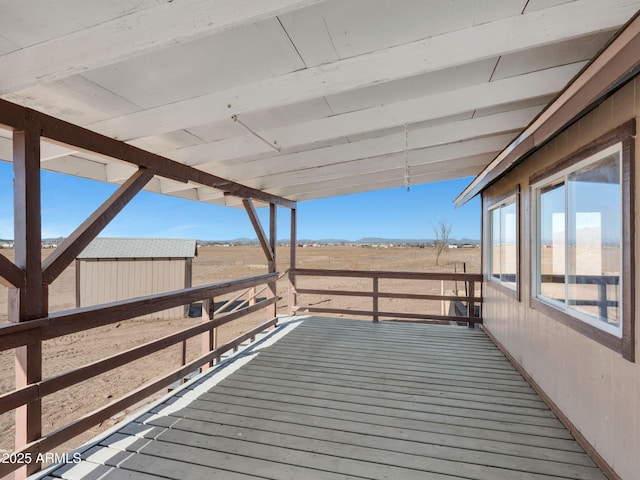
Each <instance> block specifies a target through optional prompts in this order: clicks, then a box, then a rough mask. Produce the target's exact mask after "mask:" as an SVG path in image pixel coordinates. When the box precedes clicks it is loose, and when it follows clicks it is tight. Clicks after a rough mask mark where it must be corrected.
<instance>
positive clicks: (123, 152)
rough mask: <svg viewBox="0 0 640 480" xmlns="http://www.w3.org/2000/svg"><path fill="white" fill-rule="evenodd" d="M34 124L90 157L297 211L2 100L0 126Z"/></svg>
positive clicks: (280, 200) (288, 203) (277, 199)
mask: <svg viewBox="0 0 640 480" xmlns="http://www.w3.org/2000/svg"><path fill="white" fill-rule="evenodd" d="M32 124H36V125H38V126H39V128H40V134H41V136H42V137H46V138H48V139H49V140H50V141H53V142H59V143H62V144H64V145H68V146H71V147H72V148H77V149H79V150H82V151H87V152H89V153H90V154H96V155H103V156H107V157H111V158H114V159H117V160H121V161H123V162H126V163H129V164H131V165H136V166H138V167H144V168H148V169H150V170H153V171H154V172H155V173H156V175H158V176H161V177H165V178H169V179H172V180H176V181H178V182H188V181H192V182H193V183H197V184H200V185H204V186H208V187H212V188H217V189H220V190H223V191H225V192H228V193H230V194H232V195H236V196H238V197H241V198H255V199H258V200H263V201H265V202H267V203H275V204H277V205H281V206H283V207H287V208H295V202H292V201H290V200H287V199H285V198H280V197H277V196H274V195H270V194H268V193H265V192H261V191H259V190H256V189H253V188H250V187H247V186H245V185H241V184H239V183H237V182H233V181H231V180H227V179H225V178H221V177H218V176H216V175H212V174H209V173H206V172H203V171H201V170H197V169H195V168H192V167H189V166H187V165H184V164H182V163H179V162H175V161H173V160H170V159H168V158H166V157H163V156H161V155H157V154H155V153H152V152H148V151H146V150H143V149H141V148H137V147H134V146H133V145H129V144H126V143H124V142H121V141H118V140H115V139H113V138H109V137H107V136H104V135H100V134H98V133H96V132H92V131H90V130H87V129H86V128H82V127H79V126H77V125H74V124H72V123H69V122H65V121H64V120H60V119H58V118H55V117H52V116H50V115H45V114H44V113H40V112H37V111H35V110H32V109H30V108H26V107H23V106H20V105H16V104H14V103H11V102H8V101H6V100H2V99H0V125H7V126H10V127H12V128H14V129H16V130H25V128H27V127H29V126H30V125H32ZM14 136H15V134H14ZM194 195H195V192H194ZM189 198H191V197H189Z"/></svg>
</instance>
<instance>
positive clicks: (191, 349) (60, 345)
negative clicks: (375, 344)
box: [0, 246, 480, 453]
mask: <svg viewBox="0 0 640 480" xmlns="http://www.w3.org/2000/svg"><path fill="white" fill-rule="evenodd" d="M0 253H2V254H3V255H5V256H7V257H8V258H10V259H13V251H12V250H8V249H5V250H1V251H0ZM50 253H51V250H43V257H45V256H47V255H49V254H50ZM277 257H278V270H279V271H281V272H282V271H285V270H286V269H287V268H288V267H289V249H288V247H279V248H278V252H277ZM297 266H298V267H299V268H328V269H359V270H392V271H423V272H453V271H458V272H462V271H463V269H465V268H466V271H467V272H469V273H478V272H479V271H480V249H479V248H460V249H451V250H448V251H445V252H444V253H443V254H442V256H441V257H440V260H439V264H438V265H436V262H435V250H434V249H433V248H418V247H407V248H401V247H392V248H376V247H356V246H320V247H308V248H298V249H297ZM266 271H267V263H266V260H265V257H264V254H263V252H262V250H261V249H260V248H259V247H255V246H230V247H222V246H208V247H200V248H199V249H198V256H197V257H196V258H195V259H194V262H193V285H194V286H196V285H204V284H207V283H213V282H217V281H222V280H230V279H236V278H242V277H247V276H253V275H259V274H262V273H266ZM285 280H286V279H283V280H282V281H280V282H279V283H278V295H279V296H280V297H282V300H281V301H280V302H279V303H278V313H282V314H284V313H286V312H287V282H286V281H285ZM300 282H301V283H302V282H305V283H304V285H305V286H309V285H313V287H314V288H319V289H332V288H334V289H335V288H349V289H354V288H355V287H356V286H357V284H358V283H360V284H361V286H362V287H364V288H370V285H369V284H367V283H366V282H356V281H353V280H351V279H348V278H321V279H315V278H314V279H301V280H300ZM306 282H308V283H306ZM368 282H369V283H370V280H369V281H368ZM381 283H382V282H381ZM456 287H457V288H460V286H456V285H453V284H451V285H449V284H447V285H441V283H440V282H430V283H428V284H427V283H424V284H423V283H421V282H415V281H413V283H412V282H398V281H395V282H391V281H389V283H388V284H387V285H381V289H385V288H386V289H388V291H420V292H422V293H433V294H439V293H440V292H441V291H442V289H443V288H444V289H445V290H449V291H450V290H453V289H455V288H456ZM300 300H301V302H300V303H301V304H307V305H309V304H317V303H322V304H323V305H324V306H327V307H333V308H336V307H339V308H353V309H358V308H369V307H370V303H371V300H370V299H358V298H354V297H337V296H330V297H323V298H315V297H314V298H309V299H305V298H304V297H303V298H301V299H300ZM305 301H306V302H308V303H305ZM358 302H364V303H361V304H359V303H358ZM390 302H395V303H393V304H392V305H391V304H389V305H382V304H381V305H380V308H381V310H383V309H395V310H394V311H414V312H420V311H424V312H427V313H436V314H439V313H440V308H441V306H440V302H430V304H427V302H422V303H421V304H415V301H403V300H391V301H390ZM411 302H414V303H413V304H411ZM75 306H76V305H75V266H74V265H71V266H70V267H69V268H67V270H66V271H65V272H64V273H63V274H62V275H61V276H60V277H59V278H58V279H57V280H56V281H55V282H54V283H53V284H52V286H51V287H50V305H49V309H50V311H51V312H55V311H61V310H68V309H73V308H75ZM264 320H266V313H265V312H263V311H261V312H258V313H256V314H253V315H252V316H250V317H247V318H246V319H242V320H241V321H238V322H233V323H231V324H229V325H225V326H223V327H220V329H219V332H218V335H219V341H220V342H222V343H223V342H225V341H227V340H229V339H231V338H234V337H236V336H238V335H240V334H241V333H243V332H245V331H247V330H248V329H249V328H250V326H251V325H256V324H258V323H260V322H262V321H264ZM200 321H201V319H200V318H181V319H175V320H169V321H167V320H163V321H160V320H137V319H133V320H128V321H123V322H120V323H117V324H114V325H110V326H106V327H102V328H98V329H93V330H90V331H86V332H81V333H78V334H73V335H68V336H65V337H61V338H57V339H53V340H50V341H46V342H45V343H44V346H43V349H44V354H43V356H44V358H43V370H44V372H43V374H44V376H45V377H49V376H52V375H55V374H59V373H62V372H64V371H67V370H69V369H72V368H77V367H79V366H82V365H85V364H87V363H89V362H92V361H96V360H99V359H101V358H104V357H106V356H109V355H112V354H114V353H117V352H119V351H123V350H126V349H129V348H132V347H133V346H135V345H137V344H140V343H144V342H148V341H151V340H153V339H155V338H159V337H162V336H165V335H168V334H170V333H172V332H175V331H178V330H181V329H184V328H186V327H188V326H191V325H195V324H197V323H199V322H200ZM6 322H7V290H6V289H5V288H4V287H1V286H0V323H6ZM200 348H201V347H200V340H199V339H197V338H196V339H192V340H191V341H190V342H189V343H188V345H187V357H188V359H192V358H196V357H197V356H198V355H199V354H200ZM181 353H182V350H181V346H179V345H177V346H174V347H172V348H168V349H166V350H164V351H162V352H158V353H157V354H154V355H151V356H149V357H146V358H144V359H141V360H139V361H137V362H135V363H133V364H130V365H128V366H126V367H122V368H119V369H116V370H112V371H110V372H108V373H105V374H103V375H100V376H98V377H96V378H94V379H92V380H90V381H86V382H83V383H81V384H79V385H76V386H74V387H71V388H67V389H65V390H62V391H60V392H58V393H57V394H54V395H51V396H48V397H46V398H45V400H44V402H43V430H44V432H45V433H46V432H51V431H53V430H55V429H56V428H58V427H60V426H62V425H65V424H66V423H69V422H71V421H73V420H75V419H77V418H78V417H80V416H81V415H83V414H85V413H87V412H90V411H92V410H94V409H96V408H99V407H101V406H102V405H104V404H106V403H108V402H110V401H112V400H113V399H116V398H118V397H120V396H122V395H124V394H125V393H127V392H129V391H131V390H133V389H135V388H136V387H138V386H139V385H141V384H143V383H144V382H146V381H148V380H150V379H152V378H154V377H156V376H158V375H159V374H161V373H164V372H167V371H169V370H171V369H173V368H177V367H178V366H179V365H180V361H181ZM13 362H14V358H13V352H12V351H7V352H0V394H1V393H6V392H8V391H11V390H12V389H13V388H14V387H15V380H14V375H15V373H14V366H13ZM163 393H164V392H158V395H157V396H156V398H157V397H159V396H160V395H162V394H163ZM151 400H152V399H150V400H149V401H151ZM139 408H140V405H138V406H135V407H132V408H131V409H129V410H128V411H127V412H123V413H122V414H120V415H117V416H115V417H113V418H111V419H110V420H109V421H106V422H103V423H102V424H100V425H98V426H96V427H95V428H93V429H91V430H90V431H88V432H86V433H85V434H84V435H82V436H79V437H77V438H75V439H74V440H73V441H71V442H68V443H67V444H65V445H63V446H61V447H58V448H57V449H56V453H64V452H68V451H70V450H72V449H74V448H75V447H77V446H79V445H81V444H82V443H85V442H87V441H88V440H90V439H91V438H92V437H94V436H95V435H97V434H98V433H100V432H102V431H104V430H106V429H108V428H110V427H112V426H113V425H115V424H116V423H118V422H119V421H121V420H122V419H123V418H124V417H125V416H126V415H127V414H129V413H132V412H133V411H135V410H137V409H139ZM12 448H13V413H12V412H10V413H7V414H4V415H0V451H2V450H11V449H12Z"/></svg>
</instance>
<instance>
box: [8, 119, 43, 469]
mask: <svg viewBox="0 0 640 480" xmlns="http://www.w3.org/2000/svg"><path fill="white" fill-rule="evenodd" d="M25 123H26V124H27V125H26V127H27V128H26V129H25V130H22V131H16V132H13V171H14V187H13V189H14V210H15V213H14V237H15V239H14V248H15V250H14V251H15V264H16V266H17V267H18V268H19V269H21V270H23V271H24V272H25V280H26V282H25V284H24V286H22V287H20V288H12V289H10V290H9V320H10V321H11V322H16V323H18V322H28V321H30V320H34V319H37V318H42V317H46V316H47V313H48V291H47V288H46V287H45V286H44V285H43V282H42V270H41V262H40V258H41V236H42V235H41V193H40V126H39V125H38V123H37V122H34V121H32V119H30V118H28V117H27V118H25ZM15 372H16V389H20V388H23V387H26V386H27V385H30V384H33V383H36V382H39V381H40V380H42V342H40V341H36V342H34V343H31V344H28V345H24V346H22V347H18V348H16V349H15ZM15 415H16V432H15V447H16V450H19V449H20V448H22V447H24V446H25V445H26V444H28V443H30V442H32V441H34V440H37V439H38V438H40V436H41V434H42V402H41V400H40V399H39V398H38V399H37V400H35V401H33V402H30V403H28V404H26V405H24V406H22V407H19V408H17V409H16V413H15ZM39 468H40V463H38V462H35V461H34V462H33V463H30V464H28V465H27V466H25V467H22V468H20V469H19V470H17V473H16V479H21V478H26V477H27V476H28V475H30V474H32V473H34V472H35V471H37V470H38V469H39Z"/></svg>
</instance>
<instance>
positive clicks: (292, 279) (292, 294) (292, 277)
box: [287, 208, 298, 315]
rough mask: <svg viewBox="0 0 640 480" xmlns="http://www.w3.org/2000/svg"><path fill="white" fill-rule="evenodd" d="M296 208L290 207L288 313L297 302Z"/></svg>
mask: <svg viewBox="0 0 640 480" xmlns="http://www.w3.org/2000/svg"><path fill="white" fill-rule="evenodd" d="M296 221H297V219H296V209H295V208H292V209H291V239H290V241H291V244H290V246H289V255H290V257H289V301H288V302H287V303H288V313H289V315H294V314H295V307H296V305H297V304H298V294H297V293H296V274H295V269H296V247H297V243H298V240H297V225H296Z"/></svg>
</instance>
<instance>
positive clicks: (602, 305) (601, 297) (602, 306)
mask: <svg viewBox="0 0 640 480" xmlns="http://www.w3.org/2000/svg"><path fill="white" fill-rule="evenodd" d="M608 303H609V301H608V300H607V282H606V280H605V279H601V280H600V282H599V283H598V307H599V308H598V311H599V315H600V318H602V319H608V317H609V305H608Z"/></svg>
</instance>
